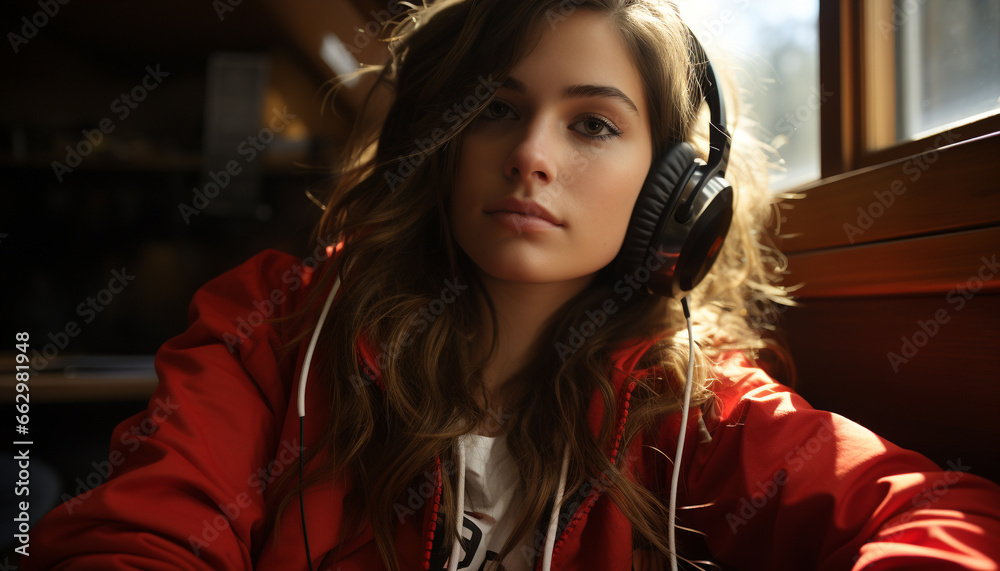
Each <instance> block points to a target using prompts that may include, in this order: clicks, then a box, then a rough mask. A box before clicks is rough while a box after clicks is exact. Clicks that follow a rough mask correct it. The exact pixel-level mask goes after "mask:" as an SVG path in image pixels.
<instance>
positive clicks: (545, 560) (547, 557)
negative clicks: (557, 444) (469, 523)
mask: <svg viewBox="0 0 1000 571" xmlns="http://www.w3.org/2000/svg"><path fill="white" fill-rule="evenodd" d="M463 438H464V437H463ZM567 472H569V444H567V445H566V448H565V450H564V451H563V462H562V470H561V471H560V473H559V486H558V487H557V488H556V500H555V503H553V504H552V514H551V515H550V516H549V527H548V530H547V532H546V534H545V551H544V552H543V555H542V569H543V570H544V571H550V570H551V569H552V549H553V548H554V547H555V542H556V530H557V529H558V528H559V508H560V507H562V505H561V504H562V501H563V494H564V493H566V476H567ZM456 505H457V508H458V509H457V511H456V514H457V518H456V519H457V523H456V527H457V531H458V537H456V538H455V543H454V544H452V546H451V557H450V558H449V559H448V571H457V569H458V556H459V554H460V553H461V549H462V542H461V539H462V529H463V527H464V526H465V446H464V442H463V441H462V440H461V439H460V440H459V442H458V499H457V500H456Z"/></svg>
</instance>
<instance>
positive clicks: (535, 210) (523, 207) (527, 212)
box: [484, 197, 563, 226]
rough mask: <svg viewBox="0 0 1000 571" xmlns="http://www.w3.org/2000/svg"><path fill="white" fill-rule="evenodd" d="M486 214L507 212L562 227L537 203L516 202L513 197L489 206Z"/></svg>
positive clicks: (560, 223)
mask: <svg viewBox="0 0 1000 571" xmlns="http://www.w3.org/2000/svg"><path fill="white" fill-rule="evenodd" d="M484 212H486V214H495V213H498V212H509V213H512V214H520V215H523V216H526V217H533V218H540V219H542V220H545V221H546V222H549V223H550V224H553V225H555V226H562V225H563V224H562V222H560V221H559V220H558V219H556V217H555V216H553V215H552V213H551V212H549V211H548V210H546V209H545V208H544V207H542V206H541V205H540V204H538V203H537V202H531V201H524V200H518V199H516V198H513V197H509V198H504V199H503V200H500V201H498V202H495V203H493V204H491V205H490V206H488V207H486V209H485V211H484Z"/></svg>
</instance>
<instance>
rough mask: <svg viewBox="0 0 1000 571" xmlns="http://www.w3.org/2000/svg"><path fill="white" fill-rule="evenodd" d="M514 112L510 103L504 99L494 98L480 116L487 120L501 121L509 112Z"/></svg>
mask: <svg viewBox="0 0 1000 571" xmlns="http://www.w3.org/2000/svg"><path fill="white" fill-rule="evenodd" d="M511 112H513V109H511V106H510V105H508V104H507V103H506V102H505V101H503V100H502V99H494V100H493V101H490V102H489V104H488V105H487V106H486V107H485V108H484V109H483V112H482V114H481V115H480V118H482V119H485V120H487V121H499V120H500V119H503V118H504V117H506V116H507V114H508V113H511Z"/></svg>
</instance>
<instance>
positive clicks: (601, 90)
mask: <svg viewBox="0 0 1000 571" xmlns="http://www.w3.org/2000/svg"><path fill="white" fill-rule="evenodd" d="M503 87H506V88H507V89H512V90H514V91H516V92H518V93H520V94H522V95H523V94H524V93H526V92H527V91H528V88H527V86H525V85H524V82H523V81H521V80H519V79H515V78H514V77H510V76H508V77H507V79H506V80H504V82H503ZM573 97H607V98H609V99H617V100H618V101H620V102H622V103H624V104H625V105H627V106H628V107H629V108H630V109H632V111H634V112H635V113H636V114H637V115H638V114H639V108H638V107H636V106H635V103H633V102H632V100H631V99H629V97H628V95H625V94H624V93H623V92H622V90H620V89H618V88H617V87H611V86H610V85H593V84H579V83H578V84H576V85H571V86H569V87H567V88H566V89H565V90H564V91H563V99H564V100H565V99H570V98H573Z"/></svg>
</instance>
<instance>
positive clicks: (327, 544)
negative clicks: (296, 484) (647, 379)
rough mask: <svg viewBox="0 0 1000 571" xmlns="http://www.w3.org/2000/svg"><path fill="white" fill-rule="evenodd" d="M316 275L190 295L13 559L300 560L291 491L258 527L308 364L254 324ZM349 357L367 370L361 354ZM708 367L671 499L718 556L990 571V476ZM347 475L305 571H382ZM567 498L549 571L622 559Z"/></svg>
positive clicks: (999, 512)
mask: <svg viewBox="0 0 1000 571" xmlns="http://www.w3.org/2000/svg"><path fill="white" fill-rule="evenodd" d="M308 277H309V275H308V272H303V271H302V267H301V265H300V262H299V260H298V259H296V258H293V257H292V256H289V255H286V254H282V253H278V252H275V251H267V252H264V253H262V254H259V255H257V256H255V257H254V258H252V259H251V260H249V261H247V262H246V263H244V264H243V265H241V266H239V267H238V268H236V269H234V270H231V271H229V272H227V273H226V274H223V275H222V276H220V277H218V278H216V279H214V280H212V281H211V282H209V283H208V284H206V285H205V286H204V287H202V288H201V289H200V290H199V291H198V292H197V293H196V294H195V297H194V299H193V301H192V303H191V307H190V311H189V318H190V321H191V326H190V327H189V328H188V330H187V331H185V332H184V333H183V334H181V335H179V336H177V337H175V338H173V339H171V340H170V341H168V342H167V343H166V344H164V346H163V347H162V348H161V349H160V350H159V352H158V353H157V355H156V369H157V374H158V375H159V378H160V383H159V386H158V387H157V389H156V392H155V394H154V395H153V398H152V399H151V401H150V404H149V407H148V409H147V410H146V411H145V412H143V413H140V414H138V415H136V416H134V417H132V418H130V419H128V420H126V421H125V422H123V423H122V424H120V425H119V426H118V428H117V429H116V430H115V432H114V434H113V436H112V441H111V452H110V455H109V459H108V463H109V466H111V468H112V470H111V474H110V477H109V478H108V480H107V481H106V482H105V483H103V484H102V485H100V486H98V487H96V488H94V489H92V490H88V491H85V492H84V493H82V494H80V495H79V496H77V497H76V498H74V499H72V500H69V501H67V502H66V503H64V504H63V505H61V506H59V507H58V508H56V509H55V510H53V511H52V512H51V513H49V514H48V515H47V516H46V517H45V518H44V519H43V520H42V521H41V522H40V523H39V524H38V525H37V526H35V528H34V529H33V530H32V532H31V543H30V556H29V557H23V558H22V561H21V563H22V565H23V568H24V569H28V570H31V569H74V570H80V569H95V570H102V571H104V570H108V569H144V570H149V569H249V568H251V567H254V568H259V569H292V570H304V569H307V568H308V567H307V565H306V561H305V549H304V547H303V537H302V524H301V521H300V515H299V509H298V502H297V501H295V502H292V503H291V504H289V507H288V508H287V510H286V511H285V513H284V514H283V516H282V519H281V524H280V527H279V528H278V530H277V531H276V532H274V533H271V531H270V530H269V529H268V528H267V527H266V526H265V525H264V500H265V496H266V494H268V493H271V492H272V491H273V489H267V490H265V488H266V485H267V483H268V482H269V481H273V480H274V479H275V478H277V477H278V476H279V475H280V474H281V473H283V472H285V471H287V470H297V466H298V465H297V457H298V446H299V427H298V416H297V413H296V402H295V398H294V394H295V386H296V385H297V369H298V367H300V366H301V363H302V357H303V355H302V351H300V352H299V356H298V359H297V361H296V360H295V359H286V360H284V361H282V360H279V359H278V358H277V357H276V349H277V348H278V347H280V346H281V345H282V344H283V343H284V341H285V340H284V339H281V338H279V334H278V333H277V331H276V329H275V328H273V327H271V326H270V325H269V324H267V323H265V322H264V319H267V318H274V317H280V316H284V315H288V314H290V313H292V312H293V311H294V310H295V309H297V308H298V307H301V305H302V303H303V302H304V300H305V296H306V294H308V290H309V287H310V286H309V284H308V281H309V280H308ZM336 309H337V308H336V305H334V308H333V310H334V311H336ZM648 345H649V343H645V344H642V346H636V347H633V348H632V350H628V351H624V350H623V351H619V352H617V353H616V354H615V355H614V375H613V377H614V382H615V383H616V386H617V387H618V389H619V394H620V395H621V398H620V400H619V403H618V406H617V408H618V411H619V418H618V420H617V421H616V422H615V424H614V426H615V427H623V426H624V422H625V421H626V418H627V414H628V412H627V411H628V400H629V397H630V391H631V389H632V387H633V385H632V384H630V381H629V380H628V378H629V377H628V373H630V372H631V371H633V370H634V367H635V364H636V362H637V359H638V357H639V355H640V354H641V350H642V349H643V348H644V347H646V346H648ZM360 354H361V355H362V356H363V357H364V359H365V362H366V363H367V365H368V366H369V367H370V368H371V370H372V373H373V374H374V375H376V376H377V374H378V371H377V367H376V366H375V362H374V360H373V359H372V353H371V351H370V350H368V348H366V347H362V348H361V351H360ZM714 374H715V375H716V376H717V377H718V378H719V381H718V383H717V384H716V387H715V389H716V392H717V394H718V396H719V399H718V402H719V406H718V407H717V409H716V410H717V413H718V416H717V418H715V419H711V418H710V419H708V420H709V426H710V427H712V439H711V442H707V443H700V444H699V443H698V431H697V426H698V425H697V416H696V415H695V414H692V417H691V419H690V422H689V424H688V434H687V444H686V446H685V452H684V457H683V463H682V468H683V469H682V480H681V483H680V492H679V497H678V506H679V507H680V506H702V507H696V508H691V509H684V510H680V509H679V511H678V513H679V517H680V521H681V524H682V525H684V526H687V527H691V528H694V529H696V530H699V531H700V532H703V533H705V534H706V535H705V546H707V548H708V549H709V550H710V551H711V553H712V554H714V555H713V557H714V559H713V560H714V561H715V562H716V563H718V564H719V565H722V566H724V567H727V568H736V569H748V570H749V569H768V570H772V571H773V570H778V569H789V570H792V569H794V570H799V569H852V568H853V569H862V568H864V569H917V568H919V569H935V570H940V569H979V570H986V569H997V568H998V565H997V561H998V560H1000V541H998V540H1000V487H998V486H997V485H995V484H993V483H991V482H989V481H987V480H985V479H983V478H979V477H976V476H974V475H971V474H968V473H966V472H965V471H964V470H966V469H967V468H966V467H965V466H962V465H961V461H960V460H956V461H955V464H954V465H951V466H948V468H949V469H948V470H942V469H941V468H939V467H938V466H936V465H935V464H934V463H932V462H931V461H929V460H928V459H927V458H925V457H924V456H921V455H920V454H917V453H915V452H911V451H907V450H903V449H900V448H898V447H896V446H894V445H893V444H891V443H889V442H887V441H885V440H883V439H881V438H879V437H878V436H876V435H875V434H873V433H871V432H870V431H868V430H866V429H865V428H862V427H861V426H859V425H857V424H854V423H852V422H851V421H849V420H847V419H845V418H843V417H841V416H838V415H836V414H833V413H830V412H824V411H819V410H814V409H813V408H811V407H810V406H809V405H808V404H807V403H806V402H805V401H804V400H803V399H802V398H801V397H799V396H798V395H797V394H796V393H794V392H793V391H792V390H791V389H789V388H787V387H785V386H782V385H780V384H778V383H776V382H775V381H773V380H772V379H770V378H769V377H768V376H767V375H766V374H765V373H764V372H763V371H762V370H761V369H759V368H756V367H755V366H754V365H753V364H752V363H749V362H748V361H747V360H746V359H745V358H744V357H743V356H741V355H740V354H732V355H729V356H728V357H727V358H726V359H724V360H720V363H719V364H718V366H717V368H716V370H715V371H714ZM307 387H308V396H307V398H309V399H313V400H311V401H310V402H321V401H320V400H319V393H318V391H319V390H320V383H319V382H318V381H316V380H315V379H314V378H311V380H310V382H309V384H308V385H307ZM599 399H600V397H595V399H594V403H593V406H592V409H591V420H592V425H593V428H594V429H595V431H596V430H597V422H598V420H599V418H600V414H599V413H600V409H601V406H602V405H601V403H600V400H599ZM679 417H680V415H679V414H678V415H674V416H672V417H670V418H668V419H666V420H665V421H664V422H663V424H662V426H660V428H659V431H658V433H656V434H646V435H645V436H644V437H643V438H642V439H641V441H640V439H639V438H637V439H636V441H635V442H634V444H633V445H632V446H631V448H630V449H629V450H628V451H625V450H617V448H618V445H617V444H616V445H615V450H611V451H609V453H610V454H628V455H629V458H628V462H629V465H630V466H632V467H634V470H635V476H636V478H637V479H638V481H640V482H642V483H643V484H644V485H646V486H647V487H649V488H650V489H654V490H658V491H662V493H663V496H662V497H663V498H664V501H665V500H666V497H667V494H668V493H669V484H670V476H671V473H670V469H671V467H670V463H669V461H668V460H666V458H665V457H664V455H663V454H666V455H670V456H672V455H673V450H674V448H675V446H676V439H677V435H678V431H679V428H680V418H679ZM306 419H307V421H306V429H305V430H306V440H307V442H316V441H318V439H319V435H320V430H321V429H322V426H323V424H324V420H325V419H324V418H323V416H322V414H318V413H317V412H316V411H315V410H313V409H310V414H309V415H307V416H306ZM620 434H621V428H619V437H620ZM659 451H663V454H661V453H660V452H659ZM316 461H319V459H317V460H316ZM307 470H308V467H307ZM441 478H442V470H441V463H440V462H439V461H438V462H436V463H435V465H434V466H433V467H432V469H431V470H429V471H428V474H427V481H426V482H424V483H422V484H420V485H417V486H415V487H414V489H412V490H411V491H410V493H409V494H408V495H407V497H406V498H401V499H400V504H399V505H398V506H397V513H398V514H399V516H400V523H399V525H398V528H397V534H396V544H397V550H398V553H399V558H400V562H401V565H402V569H424V568H426V567H427V565H428V564H429V558H430V556H431V553H432V551H434V552H436V551H437V547H438V546H439V545H440V543H441V541H440V539H441V534H435V529H436V527H437V525H436V521H435V520H436V516H437V506H438V503H437V498H438V497H439V496H438V494H440V488H439V485H440V480H441ZM593 481H594V482H597V481H598V480H597V479H596V478H595V479H594V480H593ZM351 485H352V483H351V482H350V478H349V477H348V478H346V479H345V480H342V481H340V482H337V483H335V484H334V483H325V484H322V485H316V486H313V487H311V488H310V489H308V490H307V491H306V495H305V499H306V521H307V528H308V536H309V542H310V548H311V553H312V556H313V559H314V562H313V563H314V566H315V568H316V569H339V570H341V571H349V570H351V571H353V570H373V569H383V567H382V565H381V563H380V561H379V558H378V552H377V549H376V547H375V542H374V541H373V536H372V532H371V529H370V528H369V529H365V530H364V531H363V533H362V534H361V535H360V537H358V538H357V539H354V540H352V541H350V543H349V544H348V545H343V546H341V548H340V549H338V550H337V551H336V554H335V555H333V554H332V553H331V551H332V550H333V549H334V547H335V542H336V538H337V537H338V531H339V526H340V524H341V518H340V515H341V506H342V500H343V498H344V496H345V494H346V493H347V492H348V490H349V489H350V488H351ZM567 504H568V507H567V508H566V509H565V512H564V513H563V514H562V517H561V518H560V529H559V533H558V537H559V540H558V541H557V543H556V546H555V549H554V555H553V562H552V569H560V570H583V569H600V570H616V571H617V570H620V571H628V570H629V569H631V568H632V562H633V553H632V544H631V530H630V526H629V523H628V521H627V520H626V519H625V518H624V517H623V516H622V514H621V512H619V511H618V510H617V509H616V507H615V506H614V504H613V502H611V501H610V500H609V499H608V497H607V496H606V495H605V494H604V493H602V490H601V489H600V487H599V486H587V487H586V488H585V489H584V490H582V491H581V493H580V494H579V495H578V496H577V497H576V498H570V500H569V501H568V502H567ZM678 535H679V538H680V537H682V536H684V535H685V534H683V533H681V532H680V531H679V532H678ZM542 536H543V537H544V534H542ZM539 549H540V547H539ZM435 559H436V560H435V565H437V564H438V560H437V558H435Z"/></svg>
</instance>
